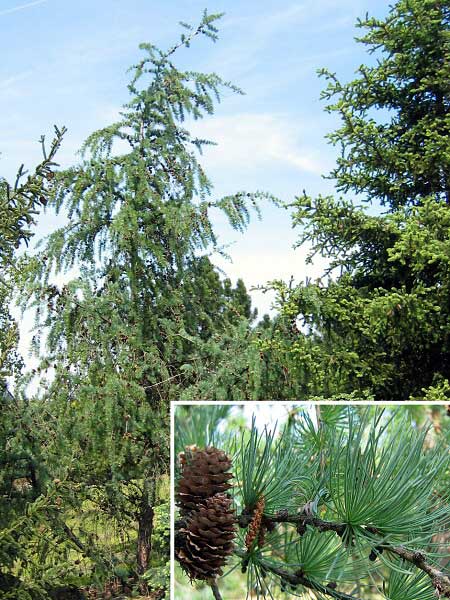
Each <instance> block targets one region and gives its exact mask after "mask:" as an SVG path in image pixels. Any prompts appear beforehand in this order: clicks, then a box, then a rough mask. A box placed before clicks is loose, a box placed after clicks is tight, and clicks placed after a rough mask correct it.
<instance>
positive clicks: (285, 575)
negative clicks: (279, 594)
mask: <svg viewBox="0 0 450 600" xmlns="http://www.w3.org/2000/svg"><path fill="white" fill-rule="evenodd" d="M235 554H236V555H237V556H239V557H240V558H245V556H246V555H247V554H246V552H244V551H243V550H241V549H239V548H237V549H236V550H235ZM259 564H260V565H261V567H262V568H263V569H264V570H265V571H267V572H270V573H273V574H274V575H277V577H280V579H281V580H282V581H284V582H286V583H288V584H289V585H291V586H294V587H296V586H298V585H302V586H303V587H306V588H308V589H310V590H313V591H315V592H320V593H321V594H325V595H327V596H330V598H334V599H335V600H361V599H360V598H357V597H356V596H350V595H349V594H345V593H344V592H339V591H338V590H336V589H335V588H334V585H333V584H331V583H329V584H328V585H322V584H321V583H318V582H316V581H313V580H312V579H309V578H308V577H305V575H304V574H303V573H302V571H301V569H299V570H297V571H295V572H290V571H288V570H287V569H283V568H282V567H277V566H276V565H274V564H273V563H271V562H269V561H266V560H260V561H259Z"/></svg>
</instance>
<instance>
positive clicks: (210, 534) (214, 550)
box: [175, 493, 236, 580]
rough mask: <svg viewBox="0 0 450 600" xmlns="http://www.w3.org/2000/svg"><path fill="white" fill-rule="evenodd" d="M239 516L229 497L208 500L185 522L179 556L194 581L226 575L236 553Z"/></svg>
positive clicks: (177, 556)
mask: <svg viewBox="0 0 450 600" xmlns="http://www.w3.org/2000/svg"><path fill="white" fill-rule="evenodd" d="M235 523H236V516H235V512H234V510H233V507H232V500H231V498H230V497H229V496H228V494H223V493H220V494H214V495H213V496H211V497H210V498H206V499H205V500H204V501H203V502H202V503H201V504H199V505H198V507H197V509H196V510H193V511H192V512H191V513H190V515H189V516H188V517H187V518H186V519H185V524H184V527H182V528H181V529H180V531H179V536H178V540H179V543H178V544H177V548H176V550H175V555H176V558H177V560H178V561H179V563H180V565H181V567H182V568H183V569H184V571H185V572H186V573H187V575H188V576H189V577H190V579H203V580H206V579H210V578H214V577H217V576H220V575H222V574H223V571H222V567H223V566H224V565H225V563H226V561H227V559H228V557H229V556H230V554H232V552H233V548H234V543H233V540H234V537H235V535H236V529H235Z"/></svg>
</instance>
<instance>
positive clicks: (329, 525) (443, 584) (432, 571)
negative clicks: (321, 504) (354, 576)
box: [264, 510, 450, 598]
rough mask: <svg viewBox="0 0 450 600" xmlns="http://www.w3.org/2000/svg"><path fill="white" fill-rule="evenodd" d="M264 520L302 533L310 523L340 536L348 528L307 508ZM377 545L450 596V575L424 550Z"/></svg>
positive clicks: (372, 530)
mask: <svg viewBox="0 0 450 600" xmlns="http://www.w3.org/2000/svg"><path fill="white" fill-rule="evenodd" d="M264 521H265V522H266V523H291V524H293V525H295V526H296V527H297V530H298V531H299V532H300V533H301V532H302V530H304V528H306V526H307V525H310V526H311V527H315V528H316V529H317V530H318V531H321V532H322V531H334V532H335V533H336V534H337V535H339V536H340V537H342V536H343V535H344V533H345V531H346V528H347V525H346V524H345V523H335V522H333V521H325V520H323V519H320V518H318V517H316V516H314V515H311V514H308V512H307V511H306V510H305V511H304V512H301V513H298V514H295V515H292V514H289V513H288V512H287V511H280V512H279V513H277V514H276V515H274V516H270V515H264ZM363 529H364V530H365V531H367V532H368V533H370V534H372V535H378V536H382V535H383V534H382V532H381V531H380V530H379V529H377V528H376V527H372V526H370V525H368V526H366V527H364V528H363ZM377 547H379V548H382V549H383V550H386V551H388V552H391V553H392V554H395V555H396V556H399V557H400V558H402V559H403V560H405V561H406V562H409V563H410V564H412V565H414V566H415V567H417V568H418V569H420V570H421V571H423V572H424V573H426V574H427V575H428V576H429V577H430V578H431V581H432V584H433V586H434V588H435V590H436V592H437V593H438V594H439V595H440V596H443V597H444V598H450V576H449V575H447V574H445V573H444V572H442V571H441V570H440V569H438V568H437V567H435V566H434V565H432V564H431V563H430V562H428V561H427V558H426V556H425V555H424V554H423V553H422V552H420V551H413V550H408V549H407V548H404V547H403V546H394V545H393V544H389V543H386V542H384V541H382V540H380V543H379V544H377Z"/></svg>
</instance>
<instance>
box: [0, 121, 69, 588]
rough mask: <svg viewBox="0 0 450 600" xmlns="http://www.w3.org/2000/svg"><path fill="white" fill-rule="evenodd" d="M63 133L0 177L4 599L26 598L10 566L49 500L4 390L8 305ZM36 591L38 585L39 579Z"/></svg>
mask: <svg viewBox="0 0 450 600" xmlns="http://www.w3.org/2000/svg"><path fill="white" fill-rule="evenodd" d="M64 133H65V128H62V129H58V128H57V127H55V136H54V138H53V140H52V142H51V145H50V148H49V149H48V148H46V146H45V138H44V137H42V138H41V146H42V152H43V158H42V161H41V162H40V163H39V164H38V165H37V166H36V167H35V169H34V170H33V172H32V173H31V174H29V173H28V172H27V171H25V169H24V166H23V165H22V166H21V167H20V169H19V170H18V173H17V176H16V179H15V182H14V183H13V184H11V183H9V182H8V181H7V180H6V179H4V178H0V217H1V218H0V565H1V566H0V593H1V594H3V595H2V597H5V598H22V597H29V596H27V594H28V592H27V587H28V586H27V585H21V581H20V578H18V577H17V574H18V570H14V569H13V567H14V566H15V565H16V564H17V563H20V560H21V559H22V558H23V557H24V554H25V553H24V545H23V543H24V540H25V539H27V537H29V536H31V537H32V536H33V534H35V531H36V528H37V526H38V525H37V524H40V523H41V518H40V517H41V513H42V511H43V509H44V507H45V505H46V504H48V503H51V501H52V499H51V498H48V499H47V501H46V502H43V501H42V500H40V499H39V494H40V481H39V471H40V461H39V447H38V444H37V443H36V439H35V436H34V427H33V424H34V423H33V415H32V412H31V411H30V407H29V405H28V403H27V402H26V400H25V399H24V398H22V397H20V396H17V397H16V396H14V395H13V394H11V392H10V391H9V389H8V387H9V386H11V384H12V382H13V381H14V379H16V380H17V378H18V377H19V376H20V374H21V370H22V368H23V362H22V359H21V357H20V355H19V353H18V351H17V343H18V326H17V323H16V321H15V320H14V319H13V317H12V315H11V313H10V308H9V307H10V303H11V302H12V300H13V297H14V294H15V292H16V289H17V282H18V280H19V278H20V276H21V274H22V271H23V269H24V268H25V262H24V261H23V260H22V261H21V260H20V259H19V257H20V253H21V250H22V247H21V246H22V245H23V243H25V244H27V245H28V243H29V240H30V239H31V237H32V235H33V225H34V224H35V220H36V216H37V215H38V213H39V211H40V209H41V208H42V206H44V205H45V204H46V202H47V194H48V193H49V191H50V189H51V188H52V180H53V177H54V169H55V168H56V167H57V166H58V165H57V163H56V162H55V157H56V153H57V151H58V149H59V147H60V145H61V142H62V138H63V136H64ZM35 540H36V537H35ZM19 571H20V569H19ZM13 572H14V573H15V575H13ZM35 587H37V588H39V587H40V582H39V581H36V582H35Z"/></svg>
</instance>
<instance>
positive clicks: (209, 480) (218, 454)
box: [176, 446, 233, 514]
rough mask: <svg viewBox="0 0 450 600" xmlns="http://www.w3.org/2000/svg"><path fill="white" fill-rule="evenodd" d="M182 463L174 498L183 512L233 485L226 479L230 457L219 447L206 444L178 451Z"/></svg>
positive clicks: (194, 507)
mask: <svg viewBox="0 0 450 600" xmlns="http://www.w3.org/2000/svg"><path fill="white" fill-rule="evenodd" d="M180 463H181V467H182V473H181V478H180V481H179V483H178V488H177V494H176V501H177V504H178V506H179V507H180V508H181V509H182V513H184V514H186V513H187V512H188V511H191V510H195V509H197V508H198V505H199V504H201V503H204V502H205V500H206V498H210V497H211V496H214V494H221V493H223V492H226V491H227V490H228V489H230V488H231V487H232V485H231V484H230V483H228V481H229V480H230V479H231V478H232V477H233V474H232V473H228V472H227V471H228V469H229V468H230V466H231V460H230V459H229V458H228V456H227V455H226V454H225V452H223V451H222V450H218V449H217V448H213V447H209V448H205V449H204V450H200V449H198V448H197V447H196V446H191V447H190V448H187V449H186V452H183V453H182V454H180Z"/></svg>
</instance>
